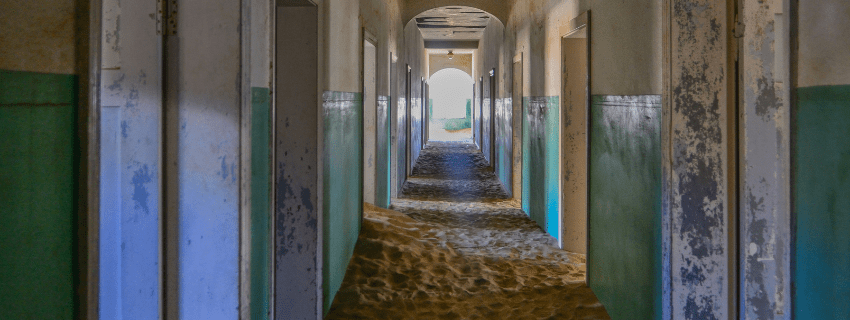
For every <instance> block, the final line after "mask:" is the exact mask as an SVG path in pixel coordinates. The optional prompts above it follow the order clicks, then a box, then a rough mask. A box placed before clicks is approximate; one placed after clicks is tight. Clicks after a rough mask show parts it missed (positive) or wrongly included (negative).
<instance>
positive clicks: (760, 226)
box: [738, 0, 791, 319]
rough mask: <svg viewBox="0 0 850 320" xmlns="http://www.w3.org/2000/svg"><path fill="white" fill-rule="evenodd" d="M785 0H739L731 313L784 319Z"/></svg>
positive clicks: (787, 238)
mask: <svg viewBox="0 0 850 320" xmlns="http://www.w3.org/2000/svg"><path fill="white" fill-rule="evenodd" d="M789 2H790V1H772V2H763V1H757V0H747V1H743V6H742V9H743V14H741V16H742V18H743V19H742V20H743V23H744V25H745V26H746V27H745V28H744V29H743V30H742V31H743V38H742V39H741V40H740V41H739V44H740V45H741V50H740V59H739V62H738V63H739V68H740V69H741V70H739V72H740V73H741V79H742V80H743V81H742V86H741V87H740V88H738V90H739V93H738V94H739V95H740V96H741V101H739V103H740V106H739V111H738V112H739V114H740V120H739V121H740V127H739V129H738V130H739V134H738V136H739V138H738V139H739V142H738V143H739V144H740V148H739V150H741V151H740V152H741V153H740V156H739V157H740V160H739V161H740V163H739V166H738V170H740V173H739V175H740V178H739V179H740V181H739V183H740V184H741V185H740V187H739V190H740V192H741V195H740V200H739V213H740V218H739V224H738V232H739V234H740V236H739V239H740V240H739V243H738V247H739V248H741V249H740V250H739V252H738V268H739V269H740V271H739V272H738V277H739V279H738V283H739V286H740V294H739V297H738V300H739V302H738V303H739V305H740V306H741V307H739V318H741V319H790V317H791V300H790V297H791V282H790V280H791V265H790V264H791V260H790V258H791V233H790V226H791V215H790V184H791V183H790V181H791V176H790V137H791V135H790V118H791V117H790V111H791V108H790V104H789V103H788V102H789V94H790V90H789V89H788V86H789V85H790V82H789V77H788V70H789V67H790V65H789V64H788V61H789V60H788V54H789V50H788V48H789V41H788V40H789V34H790V32H789V30H790V28H789V27H790V26H789V22H790V20H789V19H788V18H787V16H788V14H787V11H786V8H784V6H787V5H788V4H787V3H789Z"/></svg>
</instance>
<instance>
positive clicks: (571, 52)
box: [560, 23, 590, 254]
mask: <svg viewBox="0 0 850 320" xmlns="http://www.w3.org/2000/svg"><path fill="white" fill-rule="evenodd" d="M587 34H588V33H587V24H586V23H583V24H580V25H577V26H576V28H574V29H573V30H572V31H570V32H569V33H567V34H566V35H565V36H564V37H563V38H562V39H561V64H562V66H563V68H562V69H561V72H562V73H561V90H562V92H561V100H562V101H561V105H562V106H563V110H562V117H563V120H562V121H563V123H564V126H563V128H562V130H561V175H562V179H561V183H562V184H563V185H562V187H561V190H563V193H562V197H563V201H562V203H564V204H569V205H564V206H563V207H562V212H561V237H560V240H561V247H562V248H564V250H567V251H571V252H577V253H582V254H587V235H588V234H587V216H588V215H587V196H588V185H589V183H588V180H587V178H588V174H587V172H588V152H589V148H588V137H589V134H588V125H587V124H588V121H589V108H590V107H589V100H588V98H589V97H588V94H589V88H590V76H589V75H590V72H589V69H588V56H589V52H590V51H589V46H588V39H587Z"/></svg>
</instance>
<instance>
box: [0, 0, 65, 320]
mask: <svg viewBox="0 0 850 320" xmlns="http://www.w3.org/2000/svg"><path fill="white" fill-rule="evenodd" d="M75 5H76V1H66V0H57V1H42V2H25V1H24V2H21V1H3V2H2V4H0V6H2V7H3V9H2V11H3V13H2V18H0V43H3V45H2V48H0V145H2V146H3V148H2V150H0V181H2V183H0V194H2V195H0V206H2V208H3V209H2V213H0V268H2V269H3V271H2V272H0V283H2V284H3V287H4V289H3V296H4V298H3V299H2V301H0V318H6V319H20V318H32V319H48V318H49V319H71V318H73V317H74V316H75V315H74V312H75V311H77V310H76V306H75V301H74V299H75V293H76V292H75V290H76V288H75V287H74V286H75V285H76V283H75V279H79V278H78V276H77V275H78V272H79V270H80V269H77V266H75V265H74V259H75V257H76V256H77V255H76V250H77V248H76V247H75V245H76V244H75V242H74V238H75V235H74V230H76V228H77V226H76V221H77V220H76V217H75V213H76V209H77V205H78V204H79V202H78V200H77V199H79V198H78V192H79V190H78V181H79V180H78V176H77V174H76V172H78V171H77V166H78V165H79V159H80V157H79V156H80V155H79V153H78V152H79V151H78V147H79V144H78V141H77V138H76V137H77V117H78V106H79V104H78V101H77V97H78V96H77V91H78V88H79V85H78V81H79V80H78V79H79V77H78V76H76V75H74V71H75V62H76V61H75V59H76V51H77V49H78V47H77V45H76V38H75V36H76V32H77V31H76V29H75V27H76V26H75V24H76V23H77V20H76V16H75V14H76V12H75Z"/></svg>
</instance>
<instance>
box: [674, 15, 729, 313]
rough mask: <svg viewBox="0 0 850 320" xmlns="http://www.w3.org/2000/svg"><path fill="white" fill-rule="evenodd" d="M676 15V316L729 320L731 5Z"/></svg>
mask: <svg viewBox="0 0 850 320" xmlns="http://www.w3.org/2000/svg"><path fill="white" fill-rule="evenodd" d="M671 16H672V19H673V21H672V27H671V28H672V39H673V40H672V44H671V45H672V68H673V69H672V70H671V72H672V75H673V79H672V90H671V98H672V101H671V102H672V114H671V116H672V123H673V127H672V132H671V134H672V137H671V139H672V148H673V150H672V157H673V159H672V161H673V163H672V170H673V176H672V180H673V181H672V199H671V202H672V203H671V208H670V210H671V215H672V219H673V225H672V232H673V239H672V247H671V250H672V257H671V259H672V266H671V267H672V270H673V275H672V277H673V280H672V290H673V292H672V299H673V300H672V304H673V314H672V317H673V318H674V319H678V318H681V319H725V318H727V317H728V316H729V315H728V303H727V294H728V292H729V289H728V278H727V275H728V265H727V248H728V245H729V244H728V243H727V232H728V231H727V230H728V221H727V219H726V216H727V206H728V204H727V201H726V197H727V193H726V186H727V181H726V169H725V168H726V153H725V142H726V138H725V135H726V133H725V126H726V111H725V110H726V106H725V105H726V103H725V101H726V90H725V88H726V79H725V78H726V37H725V35H726V33H725V30H726V29H725V28H726V27H725V22H724V21H725V18H726V12H725V6H721V5H720V4H717V3H714V2H711V1H707V0H685V1H675V2H674V3H673V8H672V12H671Z"/></svg>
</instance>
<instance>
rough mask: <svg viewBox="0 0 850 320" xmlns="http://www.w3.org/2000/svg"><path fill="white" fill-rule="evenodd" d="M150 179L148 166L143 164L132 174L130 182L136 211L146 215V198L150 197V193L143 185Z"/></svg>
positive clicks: (147, 210)
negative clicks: (138, 210)
mask: <svg viewBox="0 0 850 320" xmlns="http://www.w3.org/2000/svg"><path fill="white" fill-rule="evenodd" d="M152 178H153V177H152V176H151V173H150V171H148V165H146V164H145V165H142V166H141V167H140V168H139V169H138V170H136V171H134V172H133V179H132V180H131V182H132V184H133V201H135V203H136V209H140V210H142V211H144V213H146V214H147V213H150V210H149V209H148V196H150V192H148V189H147V188H146V187H145V184H148V183H150V182H151V181H153V179H152Z"/></svg>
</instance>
